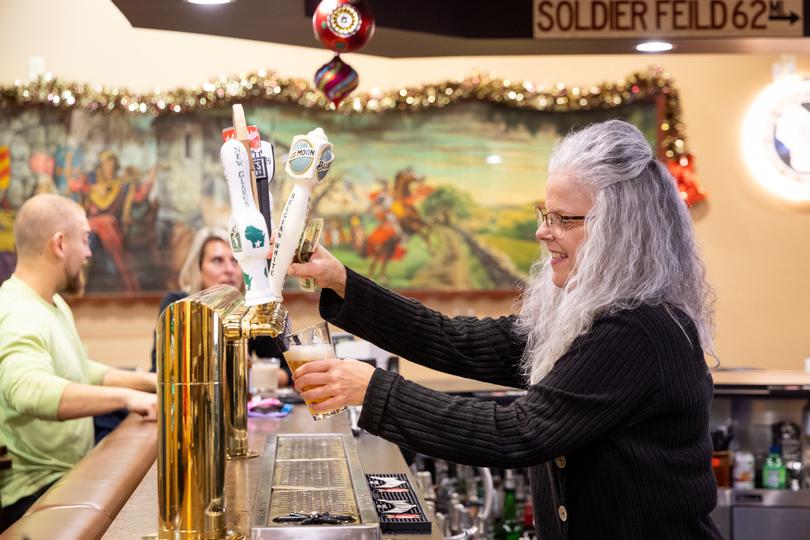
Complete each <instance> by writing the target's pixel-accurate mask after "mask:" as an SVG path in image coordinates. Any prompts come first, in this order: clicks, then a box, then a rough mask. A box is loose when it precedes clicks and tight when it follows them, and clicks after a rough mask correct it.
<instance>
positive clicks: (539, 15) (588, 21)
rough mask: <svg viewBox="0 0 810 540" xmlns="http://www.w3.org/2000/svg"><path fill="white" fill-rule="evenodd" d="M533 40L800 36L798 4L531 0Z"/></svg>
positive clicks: (785, 0) (791, 0) (781, 0)
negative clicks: (532, 2)
mask: <svg viewBox="0 0 810 540" xmlns="http://www.w3.org/2000/svg"><path fill="white" fill-rule="evenodd" d="M533 1H534V6H533V24H534V37H535V39H548V38H553V39H560V38H577V39H583V38H591V39H600V38H639V37H642V38H643V37H657V38H711V37H800V36H803V35H804V27H805V24H804V17H805V16H806V15H807V13H806V10H805V5H804V4H805V2H803V0H777V1H774V0H533Z"/></svg>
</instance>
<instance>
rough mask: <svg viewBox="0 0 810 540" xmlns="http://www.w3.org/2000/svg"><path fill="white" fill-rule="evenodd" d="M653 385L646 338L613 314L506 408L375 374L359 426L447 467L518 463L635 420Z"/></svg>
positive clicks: (533, 461)
mask: <svg viewBox="0 0 810 540" xmlns="http://www.w3.org/2000/svg"><path fill="white" fill-rule="evenodd" d="M425 337H432V336H425ZM658 387H659V370H658V366H657V359H656V354H655V346H654V344H653V342H652V340H651V338H650V337H649V335H648V334H647V332H645V331H644V330H643V328H640V327H639V325H638V324H637V323H636V322H635V321H633V320H632V317H629V316H627V315H622V314H619V315H616V316H611V317H605V318H603V319H600V320H598V321H596V322H595V323H594V326H593V328H592V330H591V331H590V332H588V333H587V334H585V335H583V336H580V337H579V338H577V340H575V342H574V344H573V345H572V346H571V348H570V349H569V351H568V352H567V353H566V354H565V355H563V356H562V357H561V358H560V360H559V361H558V362H557V363H556V365H555V367H554V368H553V369H552V371H551V372H550V373H549V374H548V375H547V376H546V377H545V378H544V379H543V380H542V381H540V382H539V383H537V384H534V385H532V386H530V387H529V389H528V392H527V394H526V395H525V396H524V397H521V398H519V399H517V400H515V401H514V402H513V403H512V404H510V405H508V406H500V405H497V404H496V403H494V402H491V401H490V402H488V401H480V400H478V399H474V398H460V397H452V396H448V395H446V394H443V393H440V392H435V391H432V390H429V389H427V388H424V387H422V386H420V385H418V384H415V383H413V382H409V381H406V380H405V379H403V378H402V377H400V376H398V375H396V374H394V373H390V372H386V371H382V370H379V369H378V370H377V371H375V373H374V376H373V377H372V380H371V383H370V384H369V387H368V391H367V393H366V397H365V401H364V403H363V410H362V413H361V416H360V426H361V427H363V428H364V429H366V430H367V431H369V432H371V433H373V434H375V435H379V436H381V437H383V438H385V439H388V440H390V441H392V442H394V443H396V444H399V445H401V446H404V447H406V448H410V449H412V450H415V451H417V452H422V453H425V454H429V455H431V456H435V457H439V458H444V459H448V460H451V461H454V462H457V463H463V464H468V465H476V466H496V467H504V468H515V467H527V466H532V465H538V464H541V463H544V462H546V461H548V460H549V459H551V458H553V457H555V456H558V455H563V454H567V453H569V452H572V451H574V450H577V449H579V448H582V447H584V446H586V445H588V444H590V443H592V442H594V441H595V440H597V439H599V438H600V437H603V436H609V435H608V434H609V433H611V432H615V431H616V430H619V429H621V428H622V426H627V425H631V424H632V423H633V422H635V421H637V420H639V419H642V418H644V417H645V415H647V414H650V410H651V409H650V407H651V406H652V405H651V404H652V403H653V402H654V398H655V396H656V391H657V388H658Z"/></svg>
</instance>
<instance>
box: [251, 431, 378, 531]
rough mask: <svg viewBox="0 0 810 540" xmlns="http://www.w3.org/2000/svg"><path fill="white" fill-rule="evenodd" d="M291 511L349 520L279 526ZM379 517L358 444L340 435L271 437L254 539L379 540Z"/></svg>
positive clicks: (259, 497) (267, 445)
mask: <svg viewBox="0 0 810 540" xmlns="http://www.w3.org/2000/svg"><path fill="white" fill-rule="evenodd" d="M291 512H300V513H303V514H308V513H310V512H318V513H320V512H330V513H332V514H344V515H350V516H352V517H353V518H354V520H355V521H354V522H353V523H347V524H344V525H299V524H297V523H276V522H274V521H273V518H276V517H279V516H285V515H287V514H289V513H291ZM379 537H380V528H379V522H378V518H377V512H376V510H375V508H374V505H373V503H372V501H371V494H370V493H369V490H368V485H367V484H366V481H365V477H364V475H363V470H362V469H361V467H360V458H359V457H358V456H357V450H356V449H355V446H354V441H353V440H351V439H348V438H346V437H344V436H343V435H341V434H339V433H319V434H312V435H309V434H295V435H270V436H268V437H267V444H266V445H265V449H264V454H263V456H262V468H261V475H260V477H259V486H258V489H257V491H256V508H255V512H254V518H253V527H252V532H251V538H253V540H264V539H271V538H272V539H276V538H278V539H285V538H286V539H301V540H306V539H309V538H330V539H336V540H342V539H363V540H366V539H368V540H376V539H378V538H379Z"/></svg>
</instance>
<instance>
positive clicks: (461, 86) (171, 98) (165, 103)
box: [0, 67, 689, 164]
mask: <svg viewBox="0 0 810 540" xmlns="http://www.w3.org/2000/svg"><path fill="white" fill-rule="evenodd" d="M656 96H663V111H662V114H661V123H660V125H659V130H660V135H661V140H660V143H661V149H662V153H663V154H664V155H663V156H662V157H663V158H664V159H666V160H667V161H674V162H682V164H685V163H684V160H689V156H688V153H687V149H686V138H685V136H684V125H683V122H682V120H681V109H680V102H679V99H678V91H677V89H676V88H675V86H674V84H673V82H672V79H671V78H670V76H669V75H668V74H667V73H665V72H663V71H662V70H661V69H660V68H656V67H653V68H650V69H649V70H648V71H646V72H636V73H633V74H631V75H629V76H628V77H626V78H624V79H622V80H620V81H617V82H606V83H602V84H601V85H594V86H567V85H565V84H562V83H560V84H557V85H553V86H550V87H549V86H544V85H535V84H533V83H531V82H528V81H522V82H517V81H510V80H506V79H498V78H493V77H491V76H488V75H482V74H473V75H470V76H468V77H464V78H459V79H457V80H449V81H444V82H440V83H437V84H426V85H423V86H416V87H407V88H400V89H397V90H389V91H387V92H370V93H369V92H366V93H362V94H356V95H354V96H350V97H349V98H347V99H346V100H345V101H344V102H343V103H341V105H340V106H339V107H337V108H335V107H334V106H333V105H332V104H331V103H329V102H328V101H327V100H326V98H325V97H324V95H323V94H322V93H321V92H320V91H318V90H317V89H315V88H314V87H313V86H312V85H311V84H310V83H309V82H308V81H305V80H303V79H293V78H287V77H281V76H279V75H277V74H275V73H273V72H269V71H265V70H261V71H258V72H255V73H249V74H247V75H241V76H239V77H230V78H225V77H220V78H219V79H215V80H211V81H209V82H207V83H205V84H203V85H202V86H201V87H194V88H175V89H172V90H163V91H162V90H155V91H153V92H149V93H135V92H130V91H129V90H127V89H125V88H107V87H101V86H96V87H91V86H89V85H87V84H78V83H73V82H67V83H65V82H62V81H59V80H58V79H54V78H51V77H44V78H41V79H38V80H36V81H32V82H19V81H16V82H15V83H14V84H13V85H9V86H4V87H0V109H8V108H12V107H28V106H43V105H44V106H50V107H56V108H60V109H72V108H81V109H84V110H88V111H91V112H106V113H131V114H150V115H163V114H180V113H187V112H193V111H197V110H203V109H212V108H216V107H225V106H228V105H230V104H231V103H234V102H239V101H245V100H260V101H266V102H270V103H288V104H296V105H299V106H301V107H306V108H318V109H324V110H336V111H337V112H340V113H346V114H352V113H369V112H375V113H380V112H388V111H420V110H426V109H432V108H439V107H446V106H447V105H451V104H453V103H458V102H461V101H464V100H469V99H475V100H481V101H488V102H492V103H499V104H503V105H507V106H511V107H518V108H524V109H531V110H536V111H547V112H569V111H588V110H593V109H605V108H611V107H615V106H617V105H623V104H630V103H634V102H638V101H642V100H647V99H650V98H653V97H656ZM682 158H683V159H682Z"/></svg>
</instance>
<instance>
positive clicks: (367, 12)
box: [312, 0, 374, 53]
mask: <svg viewBox="0 0 810 540" xmlns="http://www.w3.org/2000/svg"><path fill="white" fill-rule="evenodd" d="M312 30H313V31H314V32H315V36H317V38H318V39H319V40H321V43H323V44H324V46H326V47H327V48H329V49H332V50H333V51H335V52H337V53H344V52H350V51H356V50H357V49H359V48H360V47H362V46H363V45H365V44H366V42H367V41H368V40H369V39H371V36H372V35H373V34H374V15H373V14H372V13H371V9H369V7H368V5H367V4H366V3H365V2H364V1H363V0H323V1H322V2H321V3H320V4H318V7H317V8H316V9H315V13H314V14H313V15H312Z"/></svg>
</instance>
